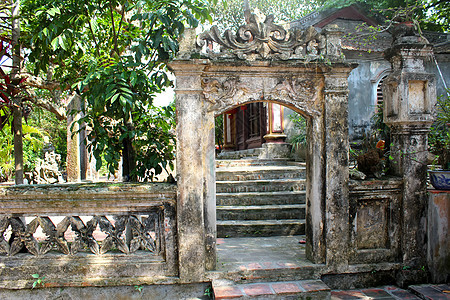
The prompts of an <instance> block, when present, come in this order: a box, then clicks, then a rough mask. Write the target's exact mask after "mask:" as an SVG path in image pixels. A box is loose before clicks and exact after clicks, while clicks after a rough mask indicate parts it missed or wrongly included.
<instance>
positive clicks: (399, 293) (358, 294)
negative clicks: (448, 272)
mask: <svg viewBox="0 0 450 300" xmlns="http://www.w3.org/2000/svg"><path fill="white" fill-rule="evenodd" d="M331 299H332V300H356V299H365V300H369V299H370V300H378V299H379V300H382V299H383V300H387V299H430V300H448V299H450V287H449V286H448V285H447V284H437V285H432V284H424V285H415V286H410V287H409V288H408V290H403V289H400V288H398V287H396V286H384V287H379V288H370V289H358V290H347V291H341V290H333V291H331Z"/></svg>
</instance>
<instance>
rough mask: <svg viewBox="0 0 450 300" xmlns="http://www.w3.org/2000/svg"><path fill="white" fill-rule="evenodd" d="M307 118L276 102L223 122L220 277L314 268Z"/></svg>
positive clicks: (219, 133) (218, 125)
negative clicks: (309, 244) (309, 246)
mask: <svg viewBox="0 0 450 300" xmlns="http://www.w3.org/2000/svg"><path fill="white" fill-rule="evenodd" d="M307 129H308V122H307V118H305V117H303V116H302V114H301V113H297V112H296V110H295V109H291V108H288V107H286V106H284V105H282V104H279V103H276V102H251V103H246V104H243V105H240V106H238V107H233V108H232V109H229V110H227V111H225V112H224V113H222V114H221V115H219V116H217V117H216V122H215V138H216V176H215V178H216V216H217V223H216V224H217V259H218V264H217V268H218V270H222V271H227V272H232V271H233V270H234V271H236V272H237V271H239V270H242V269H243V268H245V269H246V270H247V271H251V270H252V268H254V267H256V268H262V269H261V270H263V269H264V268H266V267H267V268H279V269H280V271H281V270H283V267H286V266H289V267H292V266H300V265H307V266H309V267H311V266H312V265H313V264H312V263H310V262H309V261H308V260H307V259H306V255H305V244H306V238H305V227H306V202H307V201H306V195H307V191H306V189H307V182H306V181H307V178H306V168H307V152H308V151H307V149H308V147H307V146H308V143H307V135H308V130H307Z"/></svg>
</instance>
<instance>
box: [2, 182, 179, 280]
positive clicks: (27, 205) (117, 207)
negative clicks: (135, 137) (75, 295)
mask: <svg viewBox="0 0 450 300" xmlns="http://www.w3.org/2000/svg"><path fill="white" fill-rule="evenodd" d="M175 204H176V186H174V185H169V184H70V185H51V186H50V185H36V186H13V187H5V188H0V207H2V210H1V211H0V266H1V268H0V288H24V287H31V286H32V283H33V278H32V276H31V275H32V274H39V275H40V276H45V278H46V280H45V283H44V284H45V285H48V286H80V285H82V286H86V285H88V286H91V285H92V286H102V285H119V284H127V283H128V284H130V282H131V281H132V284H139V283H154V282H155V281H156V282H162V281H164V280H169V281H173V278H174V277H176V276H177V275H178V267H177V245H176V211H175Z"/></svg>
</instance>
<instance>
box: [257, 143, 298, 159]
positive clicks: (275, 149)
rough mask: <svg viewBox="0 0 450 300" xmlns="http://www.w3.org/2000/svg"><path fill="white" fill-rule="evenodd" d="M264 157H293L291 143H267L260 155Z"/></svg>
mask: <svg viewBox="0 0 450 300" xmlns="http://www.w3.org/2000/svg"><path fill="white" fill-rule="evenodd" d="M259 158H262V159H273V158H291V145H290V144H288V143H276V144H275V143H266V144H263V145H262V151H261V154H260V155H259Z"/></svg>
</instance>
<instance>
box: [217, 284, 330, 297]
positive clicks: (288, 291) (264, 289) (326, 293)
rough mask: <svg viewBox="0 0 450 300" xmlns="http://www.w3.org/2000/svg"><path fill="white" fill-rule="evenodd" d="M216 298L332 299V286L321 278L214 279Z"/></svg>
mask: <svg viewBox="0 0 450 300" xmlns="http://www.w3.org/2000/svg"><path fill="white" fill-rule="evenodd" d="M212 288H213V292H214V299H216V300H224V299H281V300H284V299H320V300H323V299H331V290H330V288H329V287H328V286H327V285H326V284H325V283H324V282H323V281H321V280H296V281H273V282H260V283H245V284H235V283H233V282H231V281H227V280H214V281H213V283H212Z"/></svg>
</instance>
